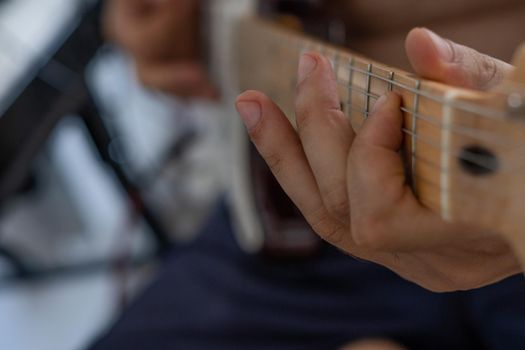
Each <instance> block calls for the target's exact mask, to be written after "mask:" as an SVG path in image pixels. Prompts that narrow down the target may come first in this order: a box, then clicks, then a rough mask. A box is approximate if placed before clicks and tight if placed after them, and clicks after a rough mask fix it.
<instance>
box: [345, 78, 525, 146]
mask: <svg viewBox="0 0 525 350" xmlns="http://www.w3.org/2000/svg"><path fill="white" fill-rule="evenodd" d="M337 83H338V84H340V85H343V86H346V83H345V82H343V81H338V82H337ZM348 89H349V90H354V91H356V92H359V93H361V94H363V95H367V94H368V93H367V92H366V91H365V90H364V89H361V88H359V87H357V86H348ZM368 95H369V97H370V98H372V99H378V98H379V97H381V96H380V95H376V94H374V93H370V94H368ZM400 109H401V110H402V111H403V112H406V113H409V114H412V115H415V116H416V118H418V119H420V120H421V121H424V122H426V123H429V124H431V125H434V126H436V127H440V128H442V129H444V128H445V127H447V128H449V129H450V131H452V132H454V133H456V134H458V135H462V136H466V137H470V138H473V139H475V140H478V141H484V142H487V143H491V144H496V145H499V146H505V147H507V148H515V147H523V146H522V145H517V144H511V143H509V142H508V141H506V140H502V139H501V138H499V137H496V136H493V135H486V133H485V132H483V131H481V130H476V129H474V128H472V127H465V126H459V125H453V126H444V124H443V123H442V122H441V121H440V120H439V119H438V118H436V117H433V116H429V115H424V114H419V113H415V112H414V111H413V110H410V109H408V108H405V107H400Z"/></svg>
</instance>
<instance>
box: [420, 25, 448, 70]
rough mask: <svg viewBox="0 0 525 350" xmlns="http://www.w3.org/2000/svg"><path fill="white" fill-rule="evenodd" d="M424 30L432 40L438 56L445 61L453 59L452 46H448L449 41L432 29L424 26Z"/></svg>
mask: <svg viewBox="0 0 525 350" xmlns="http://www.w3.org/2000/svg"><path fill="white" fill-rule="evenodd" d="M424 30H425V31H426V32H427V34H428V36H429V37H430V39H431V40H432V43H433V44H434V47H435V48H436V50H437V52H438V54H439V56H440V57H441V59H442V60H443V61H445V62H450V61H452V60H453V59H454V53H453V52H452V48H451V47H450V43H449V42H448V41H447V40H445V39H443V38H442V37H440V36H439V35H437V34H436V33H434V32H433V31H431V30H429V29H426V28H424Z"/></svg>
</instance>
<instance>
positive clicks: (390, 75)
mask: <svg viewBox="0 0 525 350" xmlns="http://www.w3.org/2000/svg"><path fill="white" fill-rule="evenodd" d="M394 74H395V72H394V71H390V72H389V73H388V80H389V82H388V91H390V92H392V91H394V84H392V82H393V81H394Z"/></svg>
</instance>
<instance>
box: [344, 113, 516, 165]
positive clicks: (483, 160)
mask: <svg viewBox="0 0 525 350" xmlns="http://www.w3.org/2000/svg"><path fill="white" fill-rule="evenodd" d="M351 109H352V110H353V111H355V112H358V113H361V114H364V113H365V111H364V110H361V109H357V108H354V107H352V108H351ZM363 123H364V122H362V123H361V124H359V125H357V126H355V127H354V128H355V129H357V128H360V127H361V126H362V125H363ZM401 131H402V132H403V133H404V134H406V135H408V136H410V137H415V138H416V141H419V142H422V143H424V144H426V145H428V146H430V147H432V148H435V149H436V150H439V151H442V150H443V147H442V146H441V143H436V142H435V141H433V140H430V139H428V138H425V137H423V136H421V135H418V134H417V133H413V132H412V131H411V130H409V129H407V128H402V129H401ZM449 154H450V155H452V156H453V157H455V158H458V159H463V160H466V161H469V162H471V163H473V164H475V165H477V166H480V167H483V168H485V169H488V170H492V171H496V170H498V169H497V168H495V167H494V165H493V164H492V162H490V161H487V157H484V156H480V155H478V154H476V153H474V152H465V151H462V152H458V151H451V152H449ZM509 169H510V168H503V169H502V170H504V171H507V170H509ZM499 173H501V172H499Z"/></svg>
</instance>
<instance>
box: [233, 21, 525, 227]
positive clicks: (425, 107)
mask: <svg viewBox="0 0 525 350" xmlns="http://www.w3.org/2000/svg"><path fill="white" fill-rule="evenodd" d="M237 30H238V36H239V37H238V44H239V45H238V50H239V69H240V75H239V76H240V86H241V88H242V89H258V90H261V91H263V92H265V93H266V94H267V95H269V96H270V97H271V98H273V99H274V100H275V101H276V102H277V103H278V104H279V105H280V106H281V108H282V109H283V110H284V111H285V113H286V114H287V115H288V117H289V119H290V120H291V122H292V123H293V120H294V111H293V105H294V103H293V101H294V93H295V86H296V74H297V73H296V72H297V65H298V60H299V57H300V54H301V53H303V52H305V51H317V52H320V53H322V54H324V55H326V56H327V57H329V58H330V59H331V60H332V62H333V66H334V71H335V74H336V78H337V82H338V91H339V97H340V99H341V101H342V103H341V107H342V110H343V111H344V112H345V114H346V115H347V116H348V117H349V118H350V120H351V122H352V125H353V127H354V128H355V129H356V130H358V129H359V127H360V125H361V124H362V123H363V120H364V119H365V118H367V116H368V114H369V112H370V111H371V109H372V108H373V106H374V103H375V101H376V100H377V99H378V97H379V96H381V95H383V94H385V93H386V92H388V91H395V92H397V93H398V94H399V95H401V97H402V107H401V110H402V112H403V115H404V126H403V132H404V134H405V148H404V151H405V155H406V160H407V168H408V170H409V175H410V178H411V180H412V184H413V188H414V190H415V192H416V194H417V195H418V197H419V199H420V201H421V202H422V203H423V204H425V205H426V206H427V207H429V208H431V209H432V210H434V211H436V212H438V213H441V215H442V217H443V218H445V219H447V220H452V219H461V220H465V221H473V220H474V219H476V220H477V222H479V221H483V222H482V224H485V223H486V224H487V226H489V227H498V226H501V225H500V224H501V222H500V220H502V219H501V218H500V217H499V214H498V212H494V210H492V208H491V207H492V206H490V207H489V206H486V205H485V206H484V205H482V204H480V202H482V201H484V200H489V199H490V200H491V201H492V203H493V204H494V205H496V206H499V207H500V208H502V207H505V206H506V205H507V204H508V203H507V202H508V198H507V196H506V193H509V192H512V187H510V186H512V185H511V183H513V181H510V180H509V175H510V174H515V173H512V171H511V170H512V169H515V168H516V167H517V166H518V167H519V165H518V163H517V162H521V163H523V159H521V158H520V157H523V156H522V153H519V154H518V153H517V152H516V150H517V149H519V148H521V149H524V150H525V148H524V147H523V146H524V143H525V142H524V140H525V125H524V123H523V121H517V120H516V119H512V118H511V119H509V118H508V111H507V104H506V103H507V102H506V101H507V96H505V95H504V94H496V93H490V94H489V93H481V92H475V91H469V90H464V89H458V88H453V87H450V86H446V85H442V84H438V83H435V82H430V81H426V80H421V79H419V78H417V77H415V76H414V75H412V74H409V73H406V72H404V71H401V70H398V69H394V68H390V67H387V66H385V65H382V64H379V63H377V62H373V61H371V60H368V59H366V58H364V57H362V56H360V55H357V54H354V53H352V52H350V51H348V50H344V49H340V48H336V47H333V46H330V45H328V44H325V43H322V42H320V41H316V40H314V39H312V38H308V37H305V36H303V35H302V34H300V33H296V32H291V31H288V30H286V29H283V28H280V27H278V26H275V25H273V24H269V23H267V22H264V21H261V20H256V19H249V20H244V21H243V22H242V23H240V24H239V27H238V29H237ZM524 159H525V158H524ZM520 169H523V168H520ZM480 215H481V216H483V218H481V219H477V218H479V217H480Z"/></svg>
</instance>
